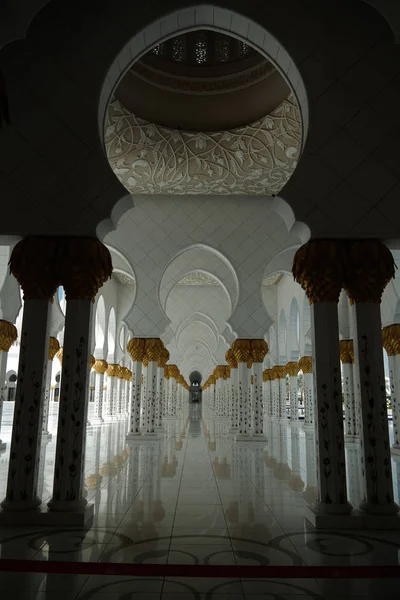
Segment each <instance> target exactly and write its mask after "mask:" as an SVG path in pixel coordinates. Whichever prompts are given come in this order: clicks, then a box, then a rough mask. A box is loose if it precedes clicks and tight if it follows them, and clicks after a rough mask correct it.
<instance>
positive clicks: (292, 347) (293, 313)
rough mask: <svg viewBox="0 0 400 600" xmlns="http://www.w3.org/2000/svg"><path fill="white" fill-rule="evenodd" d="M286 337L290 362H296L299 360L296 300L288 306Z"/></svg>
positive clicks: (297, 308)
mask: <svg viewBox="0 0 400 600" xmlns="http://www.w3.org/2000/svg"><path fill="white" fill-rule="evenodd" d="M288 337H289V340H288V341H289V356H290V360H292V361H297V360H299V358H300V311H299V305H298V302H297V300H296V298H293V299H292V302H291V304H290V313H289V336H288Z"/></svg>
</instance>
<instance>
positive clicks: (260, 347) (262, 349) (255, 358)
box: [250, 340, 268, 363]
mask: <svg viewBox="0 0 400 600" xmlns="http://www.w3.org/2000/svg"><path fill="white" fill-rule="evenodd" d="M250 352H251V359H252V362H253V363H262V362H263V361H264V358H265V357H266V355H267V353H268V344H267V342H266V341H265V340H251V341H250Z"/></svg>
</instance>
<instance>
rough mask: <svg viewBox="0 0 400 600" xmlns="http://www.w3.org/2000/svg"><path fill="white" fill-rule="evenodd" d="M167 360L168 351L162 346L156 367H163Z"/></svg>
mask: <svg viewBox="0 0 400 600" xmlns="http://www.w3.org/2000/svg"><path fill="white" fill-rule="evenodd" d="M168 361H169V352H168V350H167V349H166V348H165V347H164V348H163V349H162V351H161V352H160V356H159V358H158V361H157V367H159V368H160V369H162V368H165V365H166V364H167V362H168Z"/></svg>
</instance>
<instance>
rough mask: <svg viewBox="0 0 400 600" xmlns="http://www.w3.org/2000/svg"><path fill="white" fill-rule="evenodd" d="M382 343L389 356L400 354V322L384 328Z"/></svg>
mask: <svg viewBox="0 0 400 600" xmlns="http://www.w3.org/2000/svg"><path fill="white" fill-rule="evenodd" d="M382 345H383V347H384V348H385V350H386V352H387V354H388V356H396V355H397V354H400V323H394V324H393V325H388V326H387V327H384V328H383V329H382Z"/></svg>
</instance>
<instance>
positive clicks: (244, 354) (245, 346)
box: [232, 340, 251, 366]
mask: <svg viewBox="0 0 400 600" xmlns="http://www.w3.org/2000/svg"><path fill="white" fill-rule="evenodd" d="M232 350H233V354H234V355H235V358H236V360H237V362H238V363H240V362H241V363H247V365H249V363H251V346H250V340H235V341H234V342H233V344H232ZM250 366H251V365H250Z"/></svg>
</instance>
